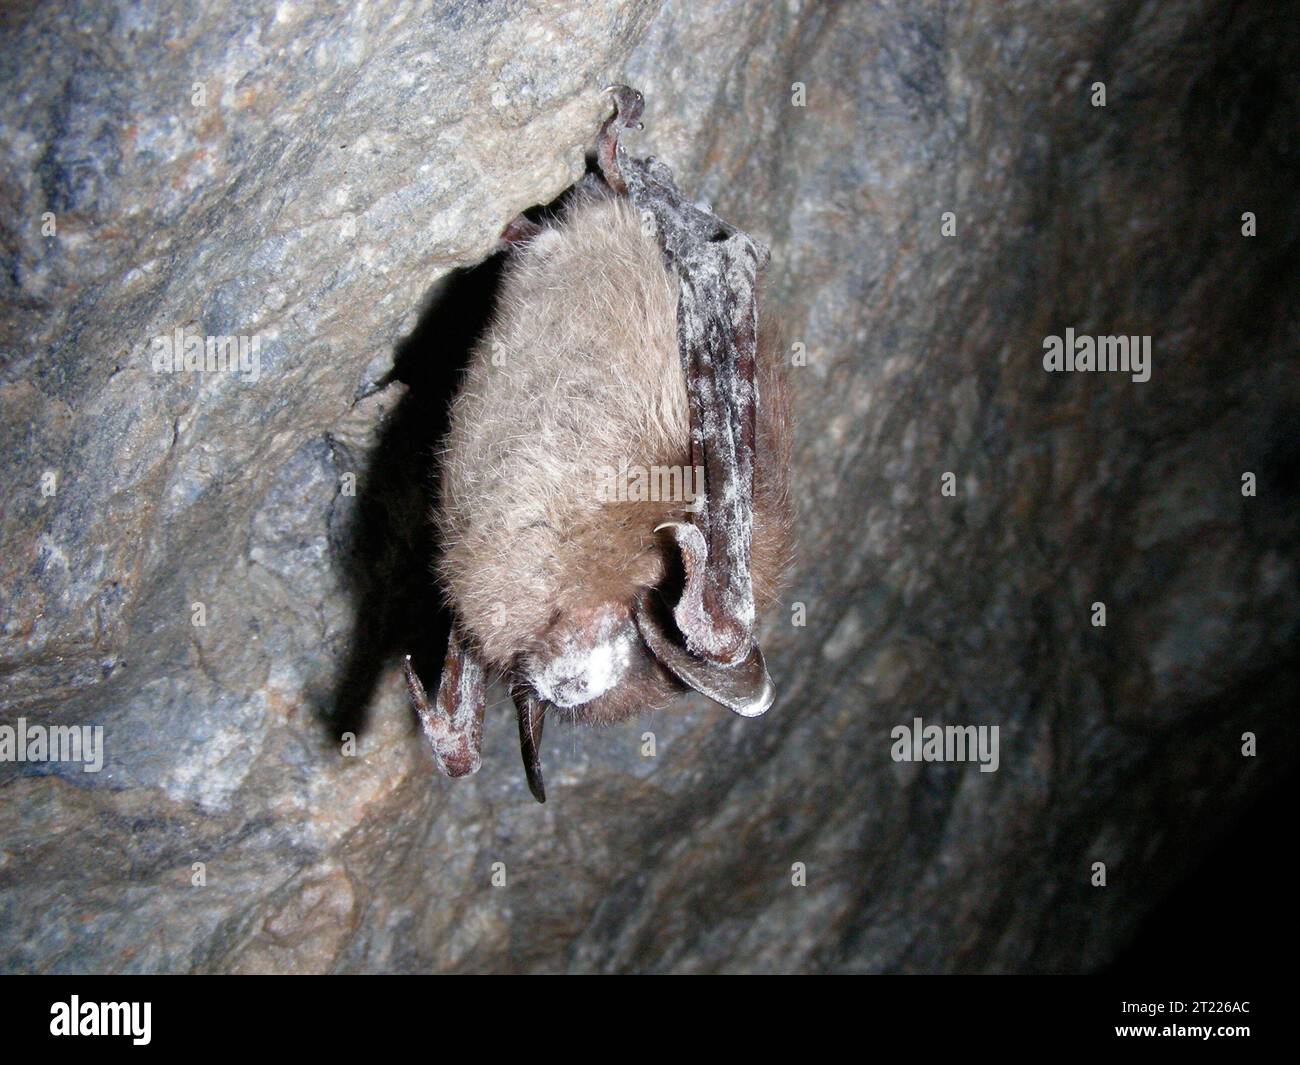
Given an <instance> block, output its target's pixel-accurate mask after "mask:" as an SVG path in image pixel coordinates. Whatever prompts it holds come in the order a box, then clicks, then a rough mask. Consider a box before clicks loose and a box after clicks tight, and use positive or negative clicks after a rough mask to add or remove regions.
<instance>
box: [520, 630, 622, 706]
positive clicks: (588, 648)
mask: <svg viewBox="0 0 1300 1065" xmlns="http://www.w3.org/2000/svg"><path fill="white" fill-rule="evenodd" d="M635 648H636V634H635V632H634V631H633V629H632V627H631V625H630V624H626V623H625V624H624V625H622V626H621V627H619V628H615V627H614V625H613V623H612V621H610V622H607V623H606V624H605V625H603V626H602V629H601V635H600V636H599V637H598V639H597V642H596V643H594V644H584V643H582V642H581V637H580V636H578V635H576V634H575V636H573V637H572V638H571V639H570V640H568V641H567V642H566V644H565V646H564V648H563V649H562V650H561V652H560V653H559V654H558V655H556V656H555V657H553V658H551V659H549V660H547V661H545V662H542V663H539V665H540V668H538V669H537V670H536V671H535V672H531V673H530V674H529V679H530V680H531V681H532V683H533V686H534V687H535V688H536V689H537V694H538V695H540V696H541V697H542V698H543V699H546V700H548V701H550V702H552V703H554V704H555V705H556V706H564V707H571V706H581V705H582V704H583V703H589V702H591V700H592V699H596V698H598V697H599V696H601V695H604V694H605V693H606V692H607V691H609V690H610V689H611V688H613V687H614V686H615V685H616V684H618V683H619V682H620V681H621V680H622V679H623V677H624V676H626V674H627V671H628V667H629V666H630V665H631V664H632V652H633V650H635Z"/></svg>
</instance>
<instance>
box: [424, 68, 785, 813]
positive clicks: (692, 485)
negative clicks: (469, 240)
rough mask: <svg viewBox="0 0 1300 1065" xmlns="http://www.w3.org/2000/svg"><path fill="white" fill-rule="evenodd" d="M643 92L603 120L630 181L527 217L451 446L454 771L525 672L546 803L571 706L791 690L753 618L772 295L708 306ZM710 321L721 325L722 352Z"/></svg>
mask: <svg viewBox="0 0 1300 1065" xmlns="http://www.w3.org/2000/svg"><path fill="white" fill-rule="evenodd" d="M619 92H621V93H623V94H627V93H630V92H631V90H619ZM639 106H640V105H639V97H631V96H627V95H623V96H621V97H619V109H618V111H617V112H616V115H615V117H614V119H611V120H610V122H609V123H607V124H606V127H605V130H604V131H603V132H602V141H601V144H600V151H599V153H598V154H599V158H600V159H601V160H602V163H608V167H607V169H606V176H607V179H608V178H610V177H613V179H614V180H611V181H609V186H610V187H611V188H605V189H601V188H599V187H597V186H595V185H593V184H591V183H587V184H585V185H584V187H582V188H580V189H579V190H577V191H576V193H575V195H574V196H573V197H572V199H571V201H570V203H569V205H568V207H567V209H566V210H565V211H564V213H563V215H562V217H561V218H560V220H559V221H558V222H557V223H555V224H554V225H551V226H548V227H546V228H538V227H536V226H533V225H532V224H531V223H526V222H524V223H516V224H512V227H511V229H510V230H508V231H507V238H508V240H510V242H511V243H512V245H513V247H512V250H511V253H510V254H511V260H510V262H509V265H508V267H507V270H506V273H505V276H504V279H503V282H502V288H501V293H500V298H499V303H498V309H497V314H496V316H495V318H494V321H493V323H492V325H491V327H490V328H489V330H488V332H487V333H486V334H485V336H484V337H483V339H482V341H481V342H480V344H479V345H478V346H477V348H476V350H475V352H474V354H473V357H472V359H471V362H470V365H469V367H468V369H467V371H466V375H465V378H464V381H463V383H462V385H461V388H460V391H459V393H458V395H457V397H456V399H455V401H454V403H453V407H452V420H451V430H450V433H449V435H448V439H447V446H446V449H445V452H444V455H443V458H442V471H441V472H442V477H441V484H442V497H441V499H440V500H439V505H438V510H437V521H438V526H439V532H440V535H441V540H442V544H443V555H442V558H441V561H440V564H439V570H438V573H439V578H440V581H441V583H442V584H443V586H444V588H445V590H446V592H447V596H448V600H449V602H450V603H451V606H452V609H453V611H454V614H455V630H454V632H453V635H452V639H451V641H450V644H449V649H448V657H447V665H446V667H445V669H444V679H443V683H442V685H441V687H440V689H439V693H438V698H437V700H436V704H435V705H433V706H430V704H429V700H428V698H427V696H426V695H425V693H424V690H423V687H422V686H421V685H420V682H419V679H418V678H417V677H415V676H414V673H413V672H412V671H411V670H410V667H409V663H408V667H407V680H408V685H409V687H410V691H411V696H412V701H413V703H414V704H415V706H416V709H417V712H419V714H420V717H421V721H422V724H423V725H424V728H425V732H426V734H427V735H428V737H429V739H430V742H431V743H432V744H433V746H434V751H435V756H437V758H438V761H439V764H440V766H442V767H443V768H444V769H445V770H446V771H447V772H448V773H449V774H450V775H462V773H463V772H472V771H474V769H477V767H478V752H477V746H476V744H477V738H478V736H479V734H480V733H481V721H482V713H483V706H484V704H485V696H484V691H483V688H484V684H485V677H486V675H487V674H489V673H490V674H496V675H500V676H501V677H503V678H505V679H506V680H507V681H508V682H509V684H510V686H511V690H512V694H513V695H514V698H515V702H516V705H517V707H518V709H519V719H520V740H521V746H522V749H523V752H524V761H525V766H526V768H527V770H528V776H529V783H530V786H531V787H532V790H533V793H534V795H535V796H537V798H538V799H539V800H543V799H544V794H545V793H544V789H543V785H542V777H541V768H540V759H539V755H538V751H539V747H540V742H541V734H542V726H543V724H544V722H545V719H546V717H548V716H553V715H556V714H560V715H562V716H565V717H568V718H571V719H573V720H576V721H580V722H584V723H591V724H600V723H610V722H614V721H618V720H621V719H624V718H626V717H628V716H630V715H634V714H637V713H639V712H642V711H644V710H647V709H652V708H655V707H659V706H662V705H664V704H665V703H666V702H668V701H669V700H670V699H671V698H672V697H673V696H674V695H675V694H677V693H680V692H681V691H684V690H685V689H687V688H695V689H696V690H699V691H702V692H704V693H705V694H707V695H709V696H710V697H711V698H714V699H715V700H716V701H718V702H720V703H722V704H723V705H725V706H728V707H729V708H731V709H733V710H735V711H737V712H739V713H742V714H747V715H752V714H754V713H761V712H763V711H764V710H766V709H767V706H768V705H770V703H771V681H770V678H768V676H767V671H766V668H765V666H764V665H763V663H762V656H761V653H760V652H758V650H757V645H756V644H754V643H753V637H752V624H753V616H754V610H755V607H754V603H755V599H756V598H757V600H758V601H759V602H761V601H762V600H763V598H764V597H765V596H769V595H770V594H771V593H772V591H773V589H774V587H775V585H776V582H777V581H778V579H779V577H780V575H781V572H782V570H783V568H784V563H785V560H786V556H787V555H788V549H787V547H786V545H787V543H788V529H789V519H788V506H787V503H786V495H785V487H786V476H785V469H786V465H787V462H788V445H787V442H786V436H787V433H786V424H787V419H786V414H785V402H784V393H783V390H782V388H781V374H780V367H779V364H778V362H777V359H776V358H775V352H774V351H773V350H769V346H768V345H767V344H766V343H765V339H766V337H767V336H768V334H767V333H766V332H764V331H762V330H760V328H759V325H758V316H757V309H756V303H755V302H754V297H753V293H752V292H748V293H746V292H743V291H742V292H741V293H740V295H739V297H737V296H736V295H735V293H733V292H731V291H730V290H727V291H724V292H723V293H722V294H721V298H720V300H719V301H717V303H718V306H716V307H713V308H708V307H706V308H703V309H702V310H701V309H696V310H694V311H690V313H689V314H685V315H684V309H685V308H686V307H687V303H688V301H695V302H698V299H699V297H698V293H697V291H696V290H697V289H698V287H699V281H698V277H697V276H696V275H692V274H690V273H684V272H683V270H684V267H683V266H682V265H681V264H683V263H685V262H686V260H687V259H688V258H689V256H690V255H691V253H692V251H691V244H690V241H689V240H687V241H686V243H684V244H683V243H682V242H681V241H680V240H679V241H678V246H677V248H676V252H675V258H674V253H673V251H672V249H671V248H669V247H668V243H669V242H670V241H671V239H672V237H671V234H672V226H673V224H674V219H673V218H666V219H657V218H655V217H653V214H652V212H653V211H657V210H667V211H678V210H679V208H678V205H677V201H676V200H675V199H674V198H673V195H675V194H676V190H675V188H672V189H671V193H672V194H673V195H661V194H658V193H654V194H646V195H643V196H642V203H641V204H638V203H637V202H636V195H635V190H638V189H640V188H641V185H638V184H637V183H638V181H640V182H641V183H642V185H644V184H645V182H646V181H648V180H655V178H656V175H654V174H653V173H652V172H650V171H646V173H645V174H644V175H643V174H642V173H641V172H640V171H633V169H632V166H631V164H630V163H629V162H628V161H627V160H626V159H625V158H624V157H622V156H621V154H620V153H619V150H618V148H617V144H616V137H617V132H618V130H619V129H621V128H626V127H627V126H628V125H631V124H633V123H634V122H635V121H636V117H637V115H638V114H639ZM611 129H612V132H611ZM611 141H614V142H615V143H614V144H613V147H611ZM615 165H618V171H617V172H613V173H611V169H610V168H612V167H614V166H615ZM625 176H626V177H628V178H630V179H631V181H630V184H631V189H632V192H629V194H625V195H620V194H618V193H616V192H614V191H611V189H612V188H617V187H618V186H619V185H622V187H623V189H624V190H625V191H628V190H629V185H628V184H627V183H624V181H623V178H624V177H625ZM669 187H671V186H669ZM655 196H658V197H659V198H658V199H656V198H655ZM647 205H649V207H648V208H647ZM665 205H666V206H665ZM691 209H692V210H695V211H696V212H697V213H698V212H699V209H698V208H693V207H692V208H691ZM706 217H707V218H712V216H706ZM713 222H717V220H716V219H714V220H713ZM717 224H718V225H719V226H721V225H724V224H723V223H720V222H718V223H717ZM705 225H706V226H712V223H709V222H706V223H705ZM737 232H738V231H737ZM717 235H718V234H717V232H716V231H714V230H711V229H710V230H709V231H708V232H707V233H706V235H705V238H704V241H705V242H706V243H710V244H717V243H718V241H717ZM739 238H743V234H738V238H737V241H738V240H739ZM744 240H746V241H747V240H748V238H744ZM750 243H751V244H752V242H750ZM735 248H740V251H739V252H736V251H735ZM729 251H730V252H731V253H732V254H734V255H741V256H742V259H743V254H744V253H745V248H744V247H741V246H740V244H739V243H738V242H736V243H735V245H734V247H733V248H732V249H729ZM742 265H743V263H742ZM707 266H708V264H707V263H701V264H700V265H699V266H698V267H697V271H698V276H706V275H707V273H708V271H707V270H706V269H705V268H706V267H707ZM734 273H735V270H734V269H733V270H731V271H730V274H734ZM715 287H717V286H715ZM742 288H743V286H742ZM746 299H748V300H749V303H748V304H746V302H745V300H746ZM693 305H694V303H692V306H693ZM737 305H739V309H738V310H737ZM719 308H721V309H719ZM691 315H694V319H695V320H692V318H691ZM710 315H712V317H714V318H717V317H718V316H719V315H721V317H722V322H721V326H722V332H721V334H720V333H719V328H718V323H717V322H713V321H711V320H710ZM747 316H748V317H747ZM720 335H721V336H722V337H723V339H722V340H721V341H719V339H718V337H719V336H720ZM692 336H704V337H708V338H709V339H708V340H707V343H706V344H705V347H706V348H707V350H706V351H704V352H703V354H700V352H697V351H694V349H693V348H692V347H691V345H692V344H695V346H696V347H698V346H699V343H698V342H697V341H692V340H691V339H690V338H691V337H692ZM728 337H731V338H732V339H727V338H728ZM684 345H685V346H684ZM733 347H738V348H739V349H740V354H739V357H737V356H736V355H735V354H734V352H733V351H732V348H733ZM737 397H739V402H740V404H741V406H740V407H739V408H737V407H735V406H734V404H733V406H730V407H729V406H728V405H727V402H726V401H727V400H728V399H731V400H733V401H734V400H736V399H737ZM760 397H761V398H760ZM746 404H747V405H746ZM702 427H712V430H711V431H713V432H715V433H716V432H717V431H718V430H723V431H725V433H724V435H725V436H726V439H725V440H723V441H721V442H720V443H718V442H715V438H713V437H710V436H709V432H707V431H702ZM728 448H730V449H731V450H730V451H728ZM673 604H676V606H675V607H674V605H673ZM466 659H471V660H472V662H470V663H469V664H468V665H467V664H466V662H465V660H466ZM449 678H450V681H449ZM467 705H468V706H469V709H468V710H467V709H466V706H467ZM469 767H472V768H469ZM457 770H460V772H457Z"/></svg>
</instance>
